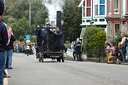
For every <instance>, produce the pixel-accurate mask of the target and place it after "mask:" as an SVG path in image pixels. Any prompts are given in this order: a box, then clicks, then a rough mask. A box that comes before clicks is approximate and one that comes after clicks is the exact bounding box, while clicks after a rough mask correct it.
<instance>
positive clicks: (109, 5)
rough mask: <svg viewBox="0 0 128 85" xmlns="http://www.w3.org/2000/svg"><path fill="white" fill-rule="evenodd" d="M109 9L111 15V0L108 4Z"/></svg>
mask: <svg viewBox="0 0 128 85" xmlns="http://www.w3.org/2000/svg"><path fill="white" fill-rule="evenodd" d="M108 4H109V5H108V7H109V13H111V0H109V3H108Z"/></svg>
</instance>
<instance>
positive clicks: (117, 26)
mask: <svg viewBox="0 0 128 85" xmlns="http://www.w3.org/2000/svg"><path fill="white" fill-rule="evenodd" d="M114 31H115V33H114V34H115V35H116V33H117V32H119V31H120V24H117V23H116V24H115V30H114Z"/></svg>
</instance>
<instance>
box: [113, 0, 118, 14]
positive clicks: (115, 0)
mask: <svg viewBox="0 0 128 85" xmlns="http://www.w3.org/2000/svg"><path fill="white" fill-rule="evenodd" d="M114 13H119V0H114Z"/></svg>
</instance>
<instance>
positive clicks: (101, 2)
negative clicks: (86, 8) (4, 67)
mask: <svg viewBox="0 0 128 85" xmlns="http://www.w3.org/2000/svg"><path fill="white" fill-rule="evenodd" d="M94 5H95V6H94V7H95V16H97V15H105V0H95V2H94Z"/></svg>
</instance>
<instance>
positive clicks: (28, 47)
mask: <svg viewBox="0 0 128 85" xmlns="http://www.w3.org/2000/svg"><path fill="white" fill-rule="evenodd" d="M29 53H30V46H29V45H28V44H27V56H29Z"/></svg>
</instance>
